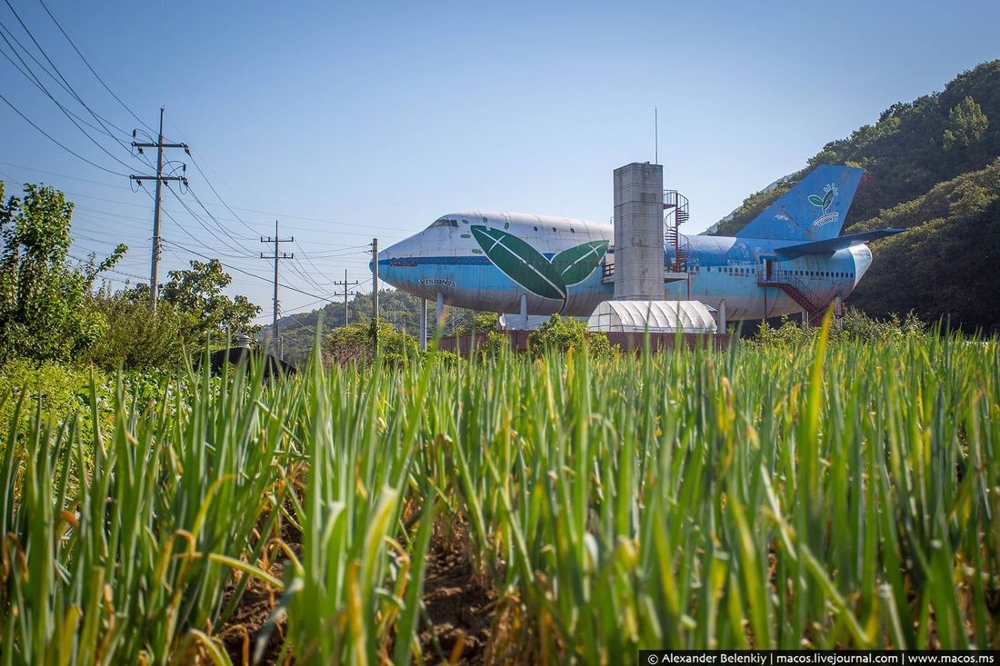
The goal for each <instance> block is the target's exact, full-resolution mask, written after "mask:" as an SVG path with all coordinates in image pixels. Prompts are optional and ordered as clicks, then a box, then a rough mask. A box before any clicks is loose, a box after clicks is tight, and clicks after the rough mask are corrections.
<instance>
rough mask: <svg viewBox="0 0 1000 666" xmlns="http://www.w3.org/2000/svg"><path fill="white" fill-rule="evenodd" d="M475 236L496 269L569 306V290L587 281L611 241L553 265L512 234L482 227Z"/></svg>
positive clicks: (570, 253) (574, 251)
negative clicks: (569, 287) (567, 302)
mask: <svg viewBox="0 0 1000 666" xmlns="http://www.w3.org/2000/svg"><path fill="white" fill-rule="evenodd" d="M471 230H472V235H473V236H474V237H475V238H476V242H477V243H479V247H481V248H483V252H485V253H486V256H487V257H488V258H489V260H490V261H492V262H493V265H494V266H496V267H497V268H498V269H500V271H501V272H502V273H503V274H504V275H506V276H507V277H509V278H510V279H511V280H513V281H514V282H516V283H517V284H519V285H521V286H522V287H524V288H525V289H527V290H528V291H530V292H531V293H533V294H536V295H538V296H542V297H543V298H551V299H553V300H561V301H562V302H563V303H565V302H566V297H567V294H568V286H569V285H574V284H577V283H580V282H583V281H584V280H585V279H587V276H588V275H590V274H591V273H592V272H593V271H594V269H595V268H596V267H597V264H598V263H600V261H601V259H602V258H603V257H604V254H605V252H607V251H608V241H590V242H588V243H584V244H582V245H577V246H575V247H571V248H569V249H568V250H563V251H562V252H560V253H559V254H557V255H556V256H554V257H552V261H551V262H550V261H549V260H548V259H546V258H545V257H544V256H543V255H542V254H541V253H540V252H539V251H538V250H536V249H535V248H533V247H531V246H530V245H528V244H527V243H526V242H524V241H523V240H521V239H520V238H518V237H517V236H514V235H513V234H510V233H507V232H506V231H501V230H500V229H491V228H489V227H486V226H483V225H474V226H473V227H471Z"/></svg>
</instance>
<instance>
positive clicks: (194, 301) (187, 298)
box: [160, 259, 260, 335]
mask: <svg viewBox="0 0 1000 666" xmlns="http://www.w3.org/2000/svg"><path fill="white" fill-rule="evenodd" d="M167 275H168V276H169V277H170V281H169V282H167V283H166V284H165V285H163V291H162V292H161V294H160V300H161V301H165V302H167V303H170V304H171V305H172V306H173V307H174V309H175V310H177V311H178V312H179V313H182V314H184V315H186V316H187V317H188V318H189V327H190V328H191V329H192V330H193V331H195V332H196V333H198V334H199V335H204V334H206V333H229V334H231V335H236V334H237V333H246V334H247V335H252V334H254V333H256V332H257V330H259V328H260V327H259V326H255V325H254V323H253V320H254V317H256V316H257V315H258V314H260V306H258V305H254V304H253V303H251V302H250V301H249V299H247V297H246V296H242V295H237V296H236V297H234V298H229V297H228V296H226V295H225V294H223V293H222V290H223V289H225V288H226V287H228V286H229V284H230V283H231V282H232V281H233V278H232V277H231V276H230V275H229V274H228V273H226V272H225V271H223V270H222V263H221V262H220V261H219V260H218V259H211V260H209V262H208V263H204V262H201V261H191V268H190V269H189V270H182V271H170V272H169V273H168V274H167Z"/></svg>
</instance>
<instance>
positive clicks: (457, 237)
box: [378, 165, 904, 330]
mask: <svg viewBox="0 0 1000 666" xmlns="http://www.w3.org/2000/svg"><path fill="white" fill-rule="evenodd" d="M863 172H864V170H863V169H860V168H857V167H847V166H831V165H821V166H818V167H816V168H815V169H813V170H812V171H811V172H809V173H808V174H807V175H806V176H805V177H803V178H802V179H801V180H800V181H799V182H798V183H797V184H796V185H795V186H794V187H793V188H792V189H791V190H789V191H788V192H786V193H785V194H784V195H782V196H781V197H780V198H778V199H777V200H776V201H775V202H774V203H772V204H771V205H770V206H768V207H767V209H765V210H764V211H763V212H762V213H760V214H759V215H758V216H757V217H756V218H754V219H753V220H752V221H750V223H749V224H747V225H746V226H745V227H743V228H742V229H741V230H740V231H738V232H737V233H736V235H735V236H710V235H704V234H699V235H692V236H686V235H683V234H679V233H677V228H676V225H674V226H673V227H672V228H671V227H670V226H669V225H668V227H667V233H668V236H670V238H671V240H670V241H665V242H664V247H663V265H664V281H665V284H664V288H665V292H666V296H665V299H666V300H697V301H701V302H702V303H704V304H706V305H707V306H709V307H710V308H712V309H713V310H714V311H716V312H717V313H718V317H719V319H720V322H719V323H720V330H725V322H726V321H727V320H743V319H760V318H765V317H774V316H778V315H783V314H794V313H799V312H804V313H806V314H807V315H808V316H809V317H816V316H818V315H820V314H821V313H822V312H824V311H825V310H826V308H827V307H828V306H829V305H830V304H831V303H834V302H837V303H839V299H843V298H846V297H847V296H848V295H849V294H850V293H851V292H852V291H853V290H854V288H855V287H856V286H857V284H858V282H860V280H861V278H862V277H863V276H864V274H865V272H866V271H867V270H868V269H869V267H870V266H871V263H872V253H871V250H870V249H869V248H868V246H867V243H868V242H870V241H872V240H875V239H878V238H883V237H885V236H889V235H891V234H895V233H899V232H901V231H904V230H903V229H880V230H876V231H868V232H863V233H854V234H847V235H845V236H840V231H841V228H842V227H843V224H844V220H845V219H846V217H847V213H848V210H849V208H850V205H851V201H852V199H853V198H854V194H855V192H856V191H857V188H858V183H859V182H860V181H861V175H862V173H863ZM666 207H667V206H665V208H666ZM671 234H672V235H671ZM613 242H614V227H613V225H612V224H609V223H602V222H588V221H585V220H578V219H570V218H563V217H552V216H544V215H533V214H516V213H503V212H479V211H466V212H459V213H449V214H447V215H443V216H441V217H440V218H438V219H437V220H435V221H434V222H433V223H431V225H430V226H429V227H427V228H426V229H425V230H423V231H421V232H419V233H417V234H416V235H414V236H411V237H409V238H407V239H405V240H403V241H401V242H399V243H396V244H395V245H392V246H391V247H389V248H387V249H385V250H383V251H382V252H379V255H378V273H379V277H380V278H381V279H383V280H385V281H386V282H388V283H389V284H391V285H393V286H394V287H396V288H397V289H400V290H402V291H405V292H407V293H410V294H413V295H415V296H419V297H421V298H425V299H430V300H436V302H437V307H438V316H439V317H440V316H441V311H442V309H443V306H444V305H445V304H447V305H451V306H455V307H461V308H467V309H471V310H477V311H489V312H499V313H509V314H508V315H506V316H505V318H506V319H507V321H512V320H513V321H515V322H516V321H517V320H518V315H519V316H520V318H521V320H522V321H524V322H525V323H526V322H527V321H528V317H529V315H551V314H554V313H559V314H561V315H566V316H577V317H586V316H589V315H590V314H591V313H592V312H593V311H594V309H595V308H596V307H597V305H598V304H599V303H601V302H602V301H607V300H611V299H613V298H614V247H613Z"/></svg>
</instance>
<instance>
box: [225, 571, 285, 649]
mask: <svg viewBox="0 0 1000 666" xmlns="http://www.w3.org/2000/svg"><path fill="white" fill-rule="evenodd" d="M271 573H273V574H275V575H276V576H278V577H279V578H280V577H281V569H280V567H279V566H275V567H272V569H271ZM231 593H232V592H231V591H230V592H228V593H227V596H228V594H231ZM280 596H281V593H280V592H278V591H276V590H275V589H273V588H272V587H270V586H269V585H267V584H265V583H262V582H260V581H259V580H257V579H253V580H251V581H250V583H249V585H247V589H246V590H245V591H244V592H243V596H242V597H241V598H240V603H239V605H238V606H237V607H236V610H235V611H234V612H233V616H232V617H231V618H230V619H229V622H227V623H226V629H225V630H224V631H223V632H222V642H223V645H224V646H225V648H226V652H227V653H228V654H229V658H230V659H231V660H232V662H233V663H234V664H243V666H249V665H250V664H251V663H252V662H251V660H252V659H253V653H254V650H255V649H256V647H257V637H258V636H259V635H260V632H261V629H263V627H264V625H265V624H267V621H268V619H269V618H270V617H271V613H272V612H273V611H274V606H275V604H276V603H277V601H278V598H279V597H280ZM284 629H285V621H284V620H281V621H280V622H278V623H277V626H276V627H274V629H273V631H272V632H271V636H270V638H269V639H268V641H267V646H266V647H265V649H264V658H263V660H262V661H261V663H262V664H276V663H278V655H279V654H280V653H281V644H282V642H283V640H284V635H285V632H284Z"/></svg>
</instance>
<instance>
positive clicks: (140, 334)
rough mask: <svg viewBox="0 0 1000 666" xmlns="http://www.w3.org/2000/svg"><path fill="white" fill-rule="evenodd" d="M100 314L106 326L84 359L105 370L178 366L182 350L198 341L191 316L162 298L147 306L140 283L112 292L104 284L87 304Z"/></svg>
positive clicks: (145, 289) (145, 291) (146, 295)
mask: <svg viewBox="0 0 1000 666" xmlns="http://www.w3.org/2000/svg"><path fill="white" fill-rule="evenodd" d="M90 307H91V308H92V309H93V310H95V311H96V312H99V313H100V314H101V315H103V317H104V319H105V320H106V321H107V323H108V326H107V328H106V330H105V331H104V334H103V335H101V336H100V337H98V338H97V339H96V340H95V341H94V342H93V344H91V345H90V348H89V349H88V350H87V353H86V355H85V357H84V358H85V359H86V360H87V361H90V362H91V363H93V364H95V365H98V366H100V367H102V368H105V369H107V370H112V371H113V370H117V369H118V368H119V367H122V368H124V369H126V370H152V369H168V368H176V367H179V366H180V365H181V364H182V362H183V360H184V351H185V349H186V348H187V349H190V350H192V351H197V350H198V349H200V344H203V343H202V342H201V341H200V340H199V339H196V337H195V336H194V334H193V332H192V331H191V330H190V329H189V328H188V325H189V323H190V318H189V317H185V316H183V315H182V314H180V313H178V312H177V311H176V310H175V309H174V306H173V305H172V304H170V303H167V302H163V301H161V302H160V303H159V304H158V305H157V307H156V312H155V313H154V312H153V311H152V310H150V309H149V287H148V286H147V285H144V284H143V285H139V286H136V287H133V288H131V289H122V290H120V291H117V292H113V293H112V291H111V290H110V289H109V288H107V287H105V288H103V289H101V290H100V291H99V292H98V293H97V294H95V295H94V296H93V298H92V304H91V306H90Z"/></svg>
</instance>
